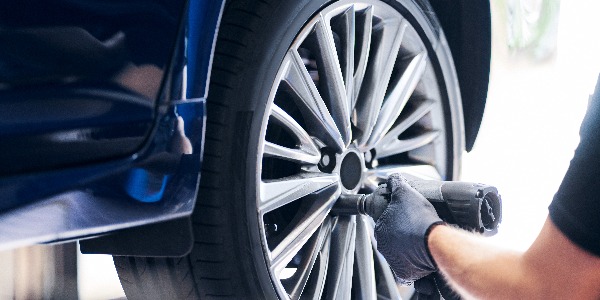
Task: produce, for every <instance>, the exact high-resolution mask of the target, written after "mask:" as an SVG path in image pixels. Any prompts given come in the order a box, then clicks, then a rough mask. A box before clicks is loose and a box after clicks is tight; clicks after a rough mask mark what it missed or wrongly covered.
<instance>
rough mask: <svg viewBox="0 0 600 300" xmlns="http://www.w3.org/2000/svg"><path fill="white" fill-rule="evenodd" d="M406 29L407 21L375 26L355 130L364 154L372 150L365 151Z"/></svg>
mask: <svg viewBox="0 0 600 300" xmlns="http://www.w3.org/2000/svg"><path fill="white" fill-rule="evenodd" d="M407 26H408V25H407V23H406V22H405V21H400V20H383V21H381V22H380V23H378V24H375V25H374V26H373V33H372V37H371V48H372V49H371V53H374V55H373V57H370V58H369V64H368V66H367V71H366V73H365V77H364V79H363V83H362V87H361V91H360V94H359V100H358V101H357V104H356V110H357V115H358V118H357V120H356V121H357V124H356V126H357V127H358V129H359V130H360V131H361V136H360V137H358V144H359V148H360V149H361V150H363V151H366V150H369V149H365V148H364V147H365V144H366V143H367V141H368V139H369V136H370V135H371V132H372V131H373V127H374V126H375V123H376V121H377V117H378V115H379V111H380V110H381V104H382V103H383V98H384V97H385V92H386V90H387V86H388V84H389V81H390V78H391V76H392V70H393V68H394V64H395V61H396V58H397V56H398V51H399V50H400V42H401V41H402V38H403V36H404V32H405V30H406V27H407Z"/></svg>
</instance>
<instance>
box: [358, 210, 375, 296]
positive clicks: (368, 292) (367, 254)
mask: <svg viewBox="0 0 600 300" xmlns="http://www.w3.org/2000/svg"><path fill="white" fill-rule="evenodd" d="M371 222H372V221H370V220H368V219H367V217H366V216H358V217H357V218H356V250H355V252H354V255H355V258H354V260H355V269H354V271H355V272H356V273H357V274H356V276H357V277H358V282H360V283H361V287H360V289H356V291H357V292H358V293H359V295H358V297H357V298H358V299H376V298H377V291H376V290H375V266H374V265H373V244H372V243H371V231H372V228H370V227H372V226H371V225H370V224H371Z"/></svg>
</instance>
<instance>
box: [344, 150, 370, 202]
mask: <svg viewBox="0 0 600 300" xmlns="http://www.w3.org/2000/svg"><path fill="white" fill-rule="evenodd" d="M364 166H365V163H364V159H363V156H362V155H360V153H359V152H358V151H356V150H354V149H352V150H348V151H347V152H346V153H345V155H344V156H343V158H342V159H341V163H340V165H339V170H338V171H339V174H340V180H341V182H342V186H343V187H344V189H346V191H347V192H354V191H356V190H358V189H359V188H360V183H361V181H362V174H363V170H364V168H365V167H364Z"/></svg>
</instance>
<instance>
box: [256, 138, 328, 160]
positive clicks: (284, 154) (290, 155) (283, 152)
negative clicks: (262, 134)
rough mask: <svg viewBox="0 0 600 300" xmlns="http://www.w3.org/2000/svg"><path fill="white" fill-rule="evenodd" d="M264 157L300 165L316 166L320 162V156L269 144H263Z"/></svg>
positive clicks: (302, 150)
mask: <svg viewBox="0 0 600 300" xmlns="http://www.w3.org/2000/svg"><path fill="white" fill-rule="evenodd" d="M264 153H265V156H267V157H278V158H281V159H285V160H289V161H294V162H298V163H302V164H312V165H316V164H318V163H319V160H321V155H319V154H313V153H308V152H307V151H306V150H304V149H291V148H288V147H284V146H280V145H277V144H274V143H271V142H265V152H264Z"/></svg>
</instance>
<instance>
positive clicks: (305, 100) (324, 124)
mask: <svg viewBox="0 0 600 300" xmlns="http://www.w3.org/2000/svg"><path fill="white" fill-rule="evenodd" d="M286 62H287V66H286V67H287V72H286V74H285V76H284V78H283V80H284V81H285V82H286V83H287V84H288V86H289V88H290V89H291V90H292V91H293V92H294V94H296V95H297V96H298V98H299V100H300V102H301V103H299V107H300V109H302V110H303V115H305V116H307V117H309V118H310V120H311V121H313V122H308V126H307V127H309V128H312V129H313V130H312V133H313V134H314V135H315V136H316V137H318V138H320V139H321V140H322V141H323V142H326V143H329V144H330V146H331V147H334V148H335V149H336V150H342V149H344V147H345V145H344V142H343V140H342V136H341V134H340V132H339V130H338V128H337V126H336V124H335V122H334V121H333V119H332V117H331V115H330V114H329V111H328V110H327V106H326V105H325V102H323V98H321V95H320V94H319V91H318V90H317V87H316V86H315V83H314V82H313V80H312V79H311V77H310V74H309V73H308V70H306V67H305V66H304V63H303V62H302V58H301V57H300V54H298V51H297V50H294V49H291V50H290V51H289V52H288V55H287V57H286Z"/></svg>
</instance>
